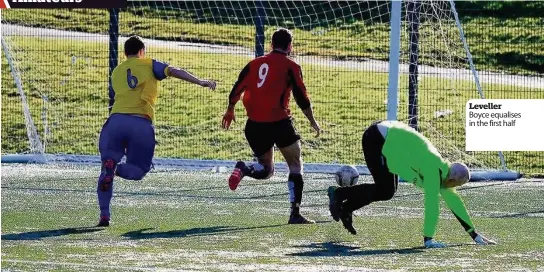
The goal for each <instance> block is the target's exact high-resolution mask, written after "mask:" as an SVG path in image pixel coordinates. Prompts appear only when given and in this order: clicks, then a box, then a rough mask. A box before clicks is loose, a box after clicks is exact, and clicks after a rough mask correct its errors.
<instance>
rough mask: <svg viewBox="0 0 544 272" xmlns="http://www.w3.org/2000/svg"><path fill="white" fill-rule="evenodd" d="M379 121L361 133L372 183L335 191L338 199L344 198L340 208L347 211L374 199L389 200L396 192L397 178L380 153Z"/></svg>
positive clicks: (383, 141)
mask: <svg viewBox="0 0 544 272" xmlns="http://www.w3.org/2000/svg"><path fill="white" fill-rule="evenodd" d="M380 122H381V121H377V122H374V123H373V124H372V125H370V126H369V127H368V128H367V129H366V130H365V132H364V133H363V139H362V144H363V154H364V157H365V162H366V165H367V167H368V170H369V171H370V174H371V175H372V178H373V179H374V183H373V184H372V183H370V184H363V183H361V184H358V185H355V186H351V187H341V188H338V189H337V191H336V193H335V195H337V196H338V198H339V199H340V200H346V202H344V204H343V205H342V208H343V209H344V210H346V211H347V212H353V211H355V210H357V209H360V208H362V207H364V206H366V205H368V204H370V203H372V202H375V201H386V200H390V199H391V198H393V196H394V195H395V193H396V192H397V187H398V184H399V178H398V176H397V175H395V174H393V173H391V172H389V168H388V167H387V162H386V160H385V157H384V156H383V155H382V149H383V145H384V144H385V139H384V137H383V135H382V134H381V133H380V131H379V129H378V123H380Z"/></svg>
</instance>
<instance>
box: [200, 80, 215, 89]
mask: <svg viewBox="0 0 544 272" xmlns="http://www.w3.org/2000/svg"><path fill="white" fill-rule="evenodd" d="M200 86H202V87H207V88H210V89H211V90H212V91H215V87H216V86H217V83H216V82H215V81H213V80H201V81H200Z"/></svg>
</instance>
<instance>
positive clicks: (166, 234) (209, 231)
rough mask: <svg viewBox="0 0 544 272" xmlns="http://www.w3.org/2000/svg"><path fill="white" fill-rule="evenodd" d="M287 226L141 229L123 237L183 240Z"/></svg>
mask: <svg viewBox="0 0 544 272" xmlns="http://www.w3.org/2000/svg"><path fill="white" fill-rule="evenodd" d="M286 225H287V224H277V225H267V226H256V227H231V226H214V227H205V228H191V229H185V230H170V231H151V230H154V228H146V229H139V230H135V231H129V232H127V233H125V234H123V235H121V236H122V237H125V238H128V239H132V240H139V239H156V238H176V237H178V238H182V237H193V236H207V235H216V234H230V233H236V232H241V231H245V230H254V229H265V228H275V227H282V226H286Z"/></svg>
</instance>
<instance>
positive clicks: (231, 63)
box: [2, 0, 520, 180]
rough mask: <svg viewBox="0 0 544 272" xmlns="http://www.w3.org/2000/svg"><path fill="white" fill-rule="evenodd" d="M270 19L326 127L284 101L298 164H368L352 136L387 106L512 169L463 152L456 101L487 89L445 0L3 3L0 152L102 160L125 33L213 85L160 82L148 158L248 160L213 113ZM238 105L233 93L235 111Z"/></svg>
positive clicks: (198, 164)
mask: <svg viewBox="0 0 544 272" xmlns="http://www.w3.org/2000/svg"><path fill="white" fill-rule="evenodd" d="M83 22H85V24H84V25H81V24H83ZM277 27H286V28H289V29H291V30H293V32H294V37H295V38H294V39H295V41H294V52H293V57H294V58H295V60H296V61H297V62H299V63H300V64H301V66H302V68H303V71H304V79H305V81H306V84H307V87H308V90H309V92H310V95H311V97H312V100H313V105H314V108H315V109H316V117H317V119H318V121H319V122H320V123H321V124H322V126H323V129H324V130H325V132H326V133H325V134H324V135H322V137H320V138H314V137H313V135H312V133H311V130H310V128H309V126H308V125H307V124H306V123H305V119H304V118H303V115H302V114H301V112H300V110H298V109H297V108H296V106H295V105H294V103H292V104H293V106H292V107H293V109H292V111H293V112H294V118H295V124H296V126H297V129H299V130H300V133H301V134H302V136H303V139H304V140H303V150H304V152H303V156H304V161H305V163H306V166H305V172H317V173H332V172H334V171H335V170H336V169H337V168H338V167H339V166H340V165H343V164H351V165H357V167H358V169H359V171H360V172H361V173H363V174H368V170H367V169H366V167H365V166H364V160H363V158H362V151H361V135H362V133H363V130H364V128H365V127H366V126H368V125H369V124H371V123H372V122H373V121H375V120H377V119H386V118H387V119H397V120H402V121H405V122H407V123H409V124H410V125H412V126H413V127H414V128H416V129H418V130H419V131H421V132H422V133H423V134H425V135H426V136H427V137H429V138H430V139H431V141H432V142H433V143H434V144H435V145H436V146H437V147H438V149H439V150H440V151H441V153H442V154H443V155H444V156H445V157H446V158H448V159H449V160H452V161H459V160H460V161H464V162H465V163H467V164H468V165H469V166H470V167H471V168H472V169H473V179H474V180H515V179H517V178H519V177H520V175H519V173H518V172H515V171H511V170H509V169H508V165H507V157H505V156H504V155H503V154H502V153H498V154H497V153H489V152H465V151H464V146H465V144H464V135H465V132H464V124H465V122H464V118H465V117H464V116H465V115H464V108H465V104H466V102H467V101H468V100H469V99H474V98H484V96H485V89H484V88H482V82H486V80H488V79H486V78H485V77H482V76H479V74H478V69H477V68H478V67H475V65H474V63H473V58H472V56H471V54H470V44H468V43H467V41H466V39H465V35H464V32H463V25H462V24H461V21H460V20H459V18H458V14H457V11H456V9H455V4H454V2H453V1H428V0H426V1H418V0H405V1H179V2H178V1H134V2H129V7H128V8H127V9H122V10H110V11H106V10H57V11H55V10H39V11H38V10H35V11H24V10H7V11H4V12H3V14H2V34H3V35H2V50H3V52H4V54H3V67H6V68H7V67H9V69H3V70H2V79H3V80H2V101H3V102H2V111H3V117H2V162H3V163H7V162H17V163H31V162H34V163H50V162H55V163H59V162H69V163H83V164H97V163H99V157H98V156H97V147H96V144H97V141H98V133H99V131H100V127H101V125H102V123H103V122H104V121H105V119H106V118H107V115H108V104H109V100H110V99H109V97H108V72H109V71H110V70H111V68H112V66H115V64H117V63H118V62H119V61H122V60H123V56H122V42H124V40H125V39H126V37H128V36H129V35H131V34H137V35H140V36H142V37H144V38H145V39H146V42H147V45H148V47H149V49H148V50H147V52H148V53H147V54H148V55H149V56H151V57H154V58H158V59H163V60H165V61H167V62H171V63H172V64H175V65H180V66H183V67H184V68H187V69H188V70H190V71H193V72H195V73H196V74H199V75H202V77H207V78H215V79H218V81H219V84H220V91H218V93H215V94H212V93H204V92H202V91H201V90H199V89H198V90H197V89H194V88H193V89H191V88H192V87H190V86H189V85H187V84H181V83H174V82H173V81H166V82H164V83H163V85H162V88H163V89H162V94H161V97H160V98H159V99H160V101H159V105H158V108H157V113H158V115H159V117H158V120H157V123H156V132H157V137H158V142H159V145H158V146H157V153H156V155H157V156H156V157H157V158H156V159H155V164H156V165H157V166H166V167H178V168H184V169H198V170H202V169H205V170H210V169H227V168H231V167H233V165H234V162H235V160H237V159H246V160H248V159H251V154H250V151H249V147H248V146H247V144H245V141H244V138H243V122H238V123H236V126H235V128H234V130H233V131H228V132H225V131H221V130H220V129H219V120H220V117H221V115H222V113H223V111H224V109H225V107H226V97H227V96H228V91H230V88H231V86H232V84H233V83H234V81H235V79H236V77H237V75H238V72H239V70H240V69H241V68H243V66H244V65H245V63H246V62H247V61H249V60H250V59H251V58H253V57H256V56H260V55H262V54H265V53H266V52H267V51H268V48H269V46H268V44H269V43H270V35H271V33H272V32H273V31H274V30H275V29H276V28H277ZM108 60H109V61H108ZM487 83H490V82H487ZM243 114H244V112H243V111H242V109H241V105H238V109H237V115H238V118H239V119H240V120H241V119H243V118H242V117H243ZM277 157H278V156H276V158H277ZM277 170H280V171H281V170H286V167H285V164H283V163H282V162H279V163H278V164H277Z"/></svg>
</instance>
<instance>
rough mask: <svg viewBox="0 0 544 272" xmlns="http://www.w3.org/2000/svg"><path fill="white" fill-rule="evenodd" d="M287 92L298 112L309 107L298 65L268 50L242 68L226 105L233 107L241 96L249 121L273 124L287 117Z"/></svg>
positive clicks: (277, 52)
mask: <svg viewBox="0 0 544 272" xmlns="http://www.w3.org/2000/svg"><path fill="white" fill-rule="evenodd" d="M291 92H292V93H293V97H294V98H295V101H296V103H297V105H298V106H299V107H300V108H301V109H303V110H305V109H307V108H309V107H310V99H309V97H308V94H307V92H306V87H305V85H304V81H303V77H302V69H301V68H300V65H298V64H297V63H296V62H294V61H293V60H292V59H290V58H289V57H288V56H287V55H286V54H285V53H283V52H279V51H272V52H271V53H269V54H267V55H265V56H262V57H258V58H255V59H254V60H252V61H250V62H249V63H248V64H247V65H246V66H245V67H244V69H243V70H242V72H240V75H239V76H238V80H237V81H236V83H235V84H234V87H233V88H232V91H231V92H230V95H229V103H230V105H235V104H236V103H237V102H238V101H239V100H240V97H241V96H242V94H243V103H244V107H245V108H246V112H247V116H248V118H249V119H250V120H252V121H255V122H275V121H279V120H283V119H286V118H288V117H290V116H291V112H290V110H289V100H290V98H291Z"/></svg>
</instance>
